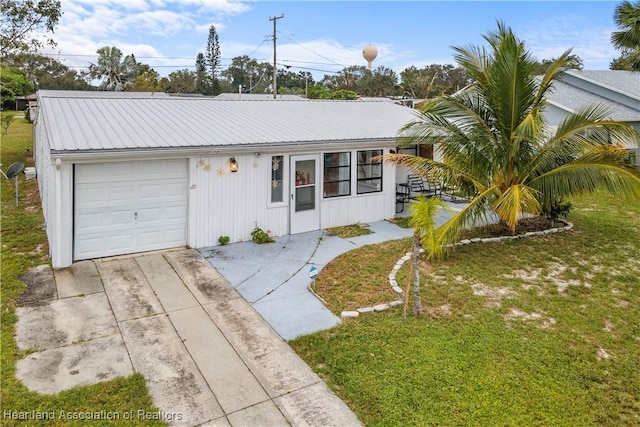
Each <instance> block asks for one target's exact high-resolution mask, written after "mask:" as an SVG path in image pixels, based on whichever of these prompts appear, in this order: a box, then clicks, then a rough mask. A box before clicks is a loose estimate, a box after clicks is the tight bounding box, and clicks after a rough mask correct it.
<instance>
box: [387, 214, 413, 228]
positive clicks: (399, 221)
mask: <svg viewBox="0 0 640 427" xmlns="http://www.w3.org/2000/svg"><path fill="white" fill-rule="evenodd" d="M388 221H389V222H390V223H392V224H395V225H397V226H398V227H402V228H410V226H409V217H408V216H397V217H395V218H391V219H389V220H388Z"/></svg>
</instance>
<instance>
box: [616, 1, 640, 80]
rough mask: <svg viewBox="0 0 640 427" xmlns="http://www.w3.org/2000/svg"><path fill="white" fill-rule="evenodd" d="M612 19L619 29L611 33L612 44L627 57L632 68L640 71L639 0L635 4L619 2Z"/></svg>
mask: <svg viewBox="0 0 640 427" xmlns="http://www.w3.org/2000/svg"><path fill="white" fill-rule="evenodd" d="M613 20H614V22H615V23H616V25H617V26H618V29H620V31H614V32H613V33H611V42H612V43H613V46H614V47H615V48H616V49H618V50H620V51H622V56H623V57H628V59H629V60H630V62H631V68H632V70H634V71H640V1H637V2H636V3H635V5H634V4H633V3H631V2H630V1H626V0H625V1H623V2H622V3H620V4H619V5H618V6H617V7H616V10H615V12H614V14H613Z"/></svg>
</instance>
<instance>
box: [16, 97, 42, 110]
mask: <svg viewBox="0 0 640 427" xmlns="http://www.w3.org/2000/svg"><path fill="white" fill-rule="evenodd" d="M36 98H37V95H36V94H35V93H33V94H31V95H27V96H16V97H15V103H16V111H24V110H26V109H27V108H29V105H30V104H31V103H33V102H35V101H36Z"/></svg>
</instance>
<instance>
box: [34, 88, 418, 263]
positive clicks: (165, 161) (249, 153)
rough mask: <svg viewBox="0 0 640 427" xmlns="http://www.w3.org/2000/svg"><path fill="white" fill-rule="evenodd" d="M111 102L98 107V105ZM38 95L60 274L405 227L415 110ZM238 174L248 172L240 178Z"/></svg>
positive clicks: (46, 199)
mask: <svg viewBox="0 0 640 427" xmlns="http://www.w3.org/2000/svg"><path fill="white" fill-rule="evenodd" d="M96 94H99V95H96ZM110 94H111V96H110V95H109V94H107V93H104V92H101V93H100V92H72V91H70V92H65V91H40V92H39V93H38V113H37V118H36V123H35V131H34V135H35V139H34V144H35V149H34V153H35V157H36V159H35V160H36V168H37V174H38V175H37V176H38V181H39V186H40V194H41V197H42V206H43V211H44V216H45V221H46V229H47V236H48V239H49V245H50V251H51V257H52V263H53V266H54V267H55V268H60V267H65V266H68V265H70V264H71V263H72V262H73V261H77V260H82V259H90V258H97V257H104V256H111V255H119V254H126V253H135V252H142V251H148V250H155V249H164V248H170V247H178V246H184V245H187V246H190V247H194V248H202V247H208V246H214V245H217V244H218V238H219V237H220V236H228V237H229V238H230V240H231V241H232V242H236V241H242V240H249V239H250V238H251V236H250V233H251V231H252V230H253V229H254V228H255V227H256V226H258V227H261V228H262V229H263V230H265V231H266V230H270V231H271V233H272V234H273V235H274V236H278V235H284V234H290V233H292V234H293V233H300V232H304V231H310V230H317V229H322V228H326V227H334V226H341V225H347V224H353V223H357V222H368V221H377V220H382V219H385V218H391V217H393V216H394V214H395V188H396V168H395V167H394V166H393V165H390V164H383V163H381V162H380V161H379V160H376V159H375V157H376V156H378V155H380V154H383V153H389V152H390V150H392V149H395V148H396V145H397V142H396V134H397V132H398V130H399V129H400V128H401V127H402V126H403V125H404V124H406V123H407V122H408V121H410V120H411V119H413V118H414V117H415V115H414V114H415V113H414V112H413V110H411V109H410V108H406V107H402V106H398V105H394V104H393V103H389V102H366V101H310V100H305V101H287V100H282V101H280V102H269V101H250V100H243V101H228V100H227V101H225V100H218V99H211V98H189V97H184V98H183V97H172V96H167V95H164V94H140V93H126V92H125V93H122V92H120V93H113V92H111V93H110ZM233 170H236V172H233Z"/></svg>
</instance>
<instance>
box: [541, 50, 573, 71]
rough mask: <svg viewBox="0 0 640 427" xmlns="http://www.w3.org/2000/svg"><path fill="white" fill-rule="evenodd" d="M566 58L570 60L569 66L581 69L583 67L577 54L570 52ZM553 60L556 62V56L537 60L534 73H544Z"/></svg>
mask: <svg viewBox="0 0 640 427" xmlns="http://www.w3.org/2000/svg"><path fill="white" fill-rule="evenodd" d="M567 59H568V60H569V61H571V62H572V64H571V67H572V68H573V69H575V70H582V69H583V68H584V62H583V61H582V58H580V57H579V56H578V55H576V54H573V53H572V54H571V55H569V56H568V57H567ZM555 62H556V58H551V59H543V60H542V61H539V62H538V63H537V67H538V70H537V71H536V73H537V74H544V73H545V71H547V67H549V66H550V65H552V64H553V63H555Z"/></svg>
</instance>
